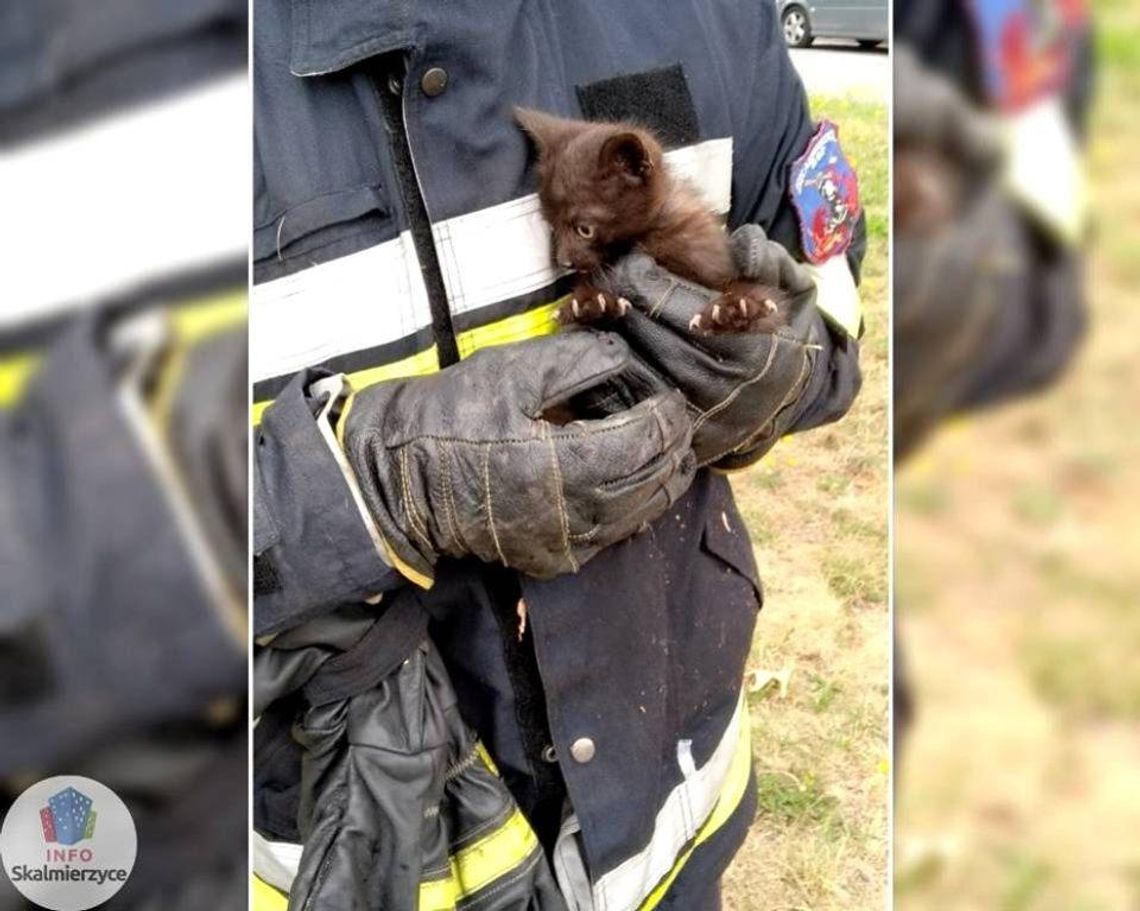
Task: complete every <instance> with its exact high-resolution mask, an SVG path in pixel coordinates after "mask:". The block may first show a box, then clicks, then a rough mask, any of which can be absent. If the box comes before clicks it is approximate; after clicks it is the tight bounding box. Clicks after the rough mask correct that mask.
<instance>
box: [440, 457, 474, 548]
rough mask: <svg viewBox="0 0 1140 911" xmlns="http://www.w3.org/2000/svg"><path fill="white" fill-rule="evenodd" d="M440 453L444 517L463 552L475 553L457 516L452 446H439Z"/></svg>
mask: <svg viewBox="0 0 1140 911" xmlns="http://www.w3.org/2000/svg"><path fill="white" fill-rule="evenodd" d="M439 448H440V452H441V453H442V455H443V459H442V460H441V464H442V467H441V471H440V474H441V475H442V479H443V515H444V517H445V518H446V519H447V525H448V527H449V528H450V529H451V534H452V537H454V538H455V541H456V542H457V543H458V545H459V547H460V549H461V550H463V551H465V552H467V553H473V551H472V550H471V548H470V547H469V546H468V545H467V542H466V541H465V540H464V539H463V535H462V533H461V532H460V531H459V520H458V519H457V518H456V516H457V515H458V513H459V510H458V509H456V507H455V491H454V489H453V488H452V485H451V444H450V443H443V442H441V443H440V444H439Z"/></svg>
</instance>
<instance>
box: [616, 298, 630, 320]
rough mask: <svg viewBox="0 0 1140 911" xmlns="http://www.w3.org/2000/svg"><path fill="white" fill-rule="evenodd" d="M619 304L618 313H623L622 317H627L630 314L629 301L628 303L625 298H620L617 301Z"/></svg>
mask: <svg viewBox="0 0 1140 911" xmlns="http://www.w3.org/2000/svg"><path fill="white" fill-rule="evenodd" d="M617 302H618V312H619V313H621V315H622V316H625V315H626V314H627V313H629V301H627V300H626V299H625V298H624V297H619V298H618V299H617Z"/></svg>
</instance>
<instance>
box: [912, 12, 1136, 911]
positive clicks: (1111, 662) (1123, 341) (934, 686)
mask: <svg viewBox="0 0 1140 911" xmlns="http://www.w3.org/2000/svg"><path fill="white" fill-rule="evenodd" d="M910 5H912V6H916V5H917V4H910ZM903 9H904V12H908V13H913V11H912V10H910V9H909V8H908V4H906V3H904V4H903ZM1089 12H1091V14H1092V23H1093V35H1094V38H1093V41H1092V45H1093V47H1094V49H1095V52H1094V54H1093V60H1094V61H1095V62H1094V64H1093V65H1092V67H1091V71H1092V73H1093V74H1094V75H1093V84H1094V85H1095V95H1093V97H1092V101H1091V104H1090V106H1089V107H1088V109H1087V113H1088V117H1089V119H1088V130H1087V139H1086V143H1085V170H1086V173H1087V176H1088V179H1089V189H1090V193H1091V203H1092V206H1091V208H1092V219H1091V231H1090V234H1089V235H1088V236H1086V237H1085V239H1084V242H1085V246H1084V253H1083V254H1082V255H1083V269H1084V274H1085V282H1084V288H1083V293H1081V294H1080V295H1075V296H1074V300H1078V299H1079V301H1080V303H1079V304H1075V303H1071V304H1070V305H1071V306H1079V307H1080V308H1081V309H1083V310H1084V311H1085V313H1086V315H1087V326H1086V328H1085V330H1084V334H1083V340H1081V341H1080V343H1079V346H1076V347H1075V350H1073V351H1071V352H1069V353H1063V354H1061V355H1059V356H1057V357H1055V358H1053V365H1054V368H1055V369H1053V370H1052V371H1047V372H1046V374H1047V375H1043V376H1042V379H1043V380H1045V379H1047V380H1048V381H1049V382H1050V383H1051V385H1049V386H1048V387H1047V388H1045V389H1043V390H1040V391H1035V392H1034V391H1030V390H1031V388H1032V386H1033V384H1032V383H1026V387H1027V388H1025V389H1023V390H1021V391H1019V392H1017V393H1016V394H1010V395H1008V396H1004V397H1001V398H1002V402H1001V405H1000V407H996V408H994V409H992V410H986V411H981V412H975V411H973V410H972V409H971V408H969V407H967V408H964V409H962V410H961V411H956V412H955V413H953V414H945V413H942V414H939V415H936V416H934V418H933V419H932V421H931V425H932V427H931V429H930V431H929V435H928V436H925V437H924V438H923V440H922V441H921V442H920V443H917V444H915V445H913V446H911V447H909V448H908V449H907V451H906V453H905V458H904V459H902V460H901V461H900V463H899V467H898V469H897V475H896V481H897V483H896V514H895V515H896V520H895V549H896V567H895V580H896V591H895V597H896V619H897V625H898V630H899V634H900V640H901V647H902V651H901V653H902V656H903V658H904V659H905V669H906V671H907V674H908V676H909V680H910V684H911V692H910V695H911V696H912V697H913V704H914V722H913V725H912V726H911V727H910V728H904V733H903V734H902V735H901V737H900V746H901V750H900V752H899V754H898V758H899V763H900V764H899V767H898V769H897V781H896V784H897V797H896V828H895V857H894V862H895V875H896V888H895V895H896V907H898V908H900V909H903V911H909V909H923V911H927V909H952V911H966V909H1001V911H1062V909H1064V911H1128V909H1136V908H1140V839H1138V838H1137V826H1138V825H1140V772H1138V770H1140V665H1138V663H1137V661H1136V656H1137V654H1138V653H1140V612H1138V611H1137V607H1138V606H1140V562H1138V561H1137V554H1138V553H1140V516H1138V514H1137V509H1136V502H1137V495H1138V493H1140V458H1138V457H1137V454H1138V451H1140V430H1138V428H1137V423H1136V415H1137V414H1138V413H1140V364H1138V361H1137V355H1136V352H1137V338H1138V337H1140V315H1138V313H1140V311H1138V310H1137V307H1136V306H1135V301H1134V297H1133V295H1134V293H1135V288H1136V287H1137V282H1138V281H1140V234H1138V231H1137V228H1138V227H1140V180H1138V177H1137V171H1136V160H1137V154H1136V152H1137V143H1138V142H1140V7H1137V5H1136V4H1135V3H1133V2H1130V0H1096V2H1094V3H1092V5H1091V7H1090V9H1089ZM923 15H928V13H924V14H923ZM918 18H920V17H919V16H918V15H917V14H915V15H914V17H913V18H912V19H910V20H909V21H911V22H912V23H913V22H914V21H916V20H917V19H918ZM897 114H898V111H897V109H896V116H897ZM1041 154H1043V155H1044V154H1045V152H1044V151H1042V153H1041ZM898 173H899V172H898V164H897V163H896V201H898V200H899V199H900V197H899V176H898ZM897 214H898V210H897V208H896V217H897ZM896 225H897V222H896ZM896 229H897V230H900V232H901V229H900V228H898V227H897V228H896ZM900 243H901V241H900ZM898 250H899V247H896V256H897V251H898ZM905 268H906V264H905V263H902V262H899V261H898V260H897V259H896V270H898V269H905ZM896 274H897V271H896ZM1023 303H1024V302H1023V301H1019V299H1017V298H1016V297H1011V296H1007V297H1005V298H1003V300H1002V302H1001V305H1002V306H1006V307H1017V306H1021V305H1022V304H1023ZM908 306H911V304H910V302H909V301H908V299H905V298H904V297H903V296H902V295H901V294H899V293H898V292H896V325H898V322H897V321H898V320H899V317H900V314H901V315H902V317H903V319H904V320H905V319H906V318H907V315H908V314H909V313H910V311H908V310H907V309H906V308H907V307H908ZM969 312H970V308H969V306H968V301H967V300H965V299H962V300H960V301H959V302H958V310H957V311H956V313H957V316H956V317H955V319H956V321H957V323H960V322H961V321H963V320H964V319H965V318H966V314H968V313H969ZM1041 312H1043V311H1039V312H1037V313H1036V316H1037V317H1039V318H1040V317H1041ZM1054 319H1055V313H1054ZM1043 322H1044V320H1043V318H1042V324H1043ZM949 325H951V326H953V325H956V323H955V322H950V323H949ZM902 328H903V331H902V332H901V333H900V334H896V359H897V361H896V362H897V363H900V364H902V365H903V366H904V367H905V364H906V360H907V357H908V352H907V351H905V350H900V348H899V346H902V345H908V344H909V345H914V346H915V347H916V348H918V349H919V350H924V349H922V348H921V346H922V340H921V336H920V335H919V334H918V333H917V332H910V331H908V330H907V328H906V325H905V324H904V325H903V327H902ZM949 337H950V338H952V337H953V335H952V333H951V335H950V336H949ZM945 338H946V336H944V347H945V344H946V342H945ZM986 338H987V341H992V340H993V339H994V338H995V336H994V335H993V334H990V335H988V336H987V337H986ZM995 344H996V343H995ZM986 347H987V346H986V344H985V343H979V344H978V345H977V346H975V347H971V348H969V349H968V351H969V352H970V354H971V355H976V356H978V357H981V356H983V355H984V352H985V350H986ZM1025 347H1026V346H1022V347H1021V349H1020V353H1019V349H1018V348H1016V347H1015V348H1011V349H1010V353H1008V354H1007V357H1008V359H1009V360H1010V361H1012V360H1014V359H1016V358H1017V357H1019V356H1024V355H1026V354H1027V352H1026V350H1025ZM932 350H936V349H935V348H934V347H933V346H931V347H930V348H929V349H925V351H926V353H929V351H932ZM967 362H968V359H967ZM917 374H918V371H917V370H914V371H912V372H911V373H909V374H906V373H905V371H904V374H903V375H900V373H898V372H897V373H896V400H895V401H896V415H897V414H898V411H897V409H898V407H899V403H900V402H903V403H905V402H906V401H907V398H908V392H907V390H906V389H905V388H904V389H901V390H900V389H899V388H898V385H897V384H898V383H899V382H900V381H905V379H906V378H908V377H913V376H914V375H917ZM937 388H939V389H941V390H945V389H946V388H947V386H946V384H945V383H943V384H941V385H940V386H939V387H937ZM951 410H952V411H955V410H954V409H951ZM897 426H898V425H896V428H897Z"/></svg>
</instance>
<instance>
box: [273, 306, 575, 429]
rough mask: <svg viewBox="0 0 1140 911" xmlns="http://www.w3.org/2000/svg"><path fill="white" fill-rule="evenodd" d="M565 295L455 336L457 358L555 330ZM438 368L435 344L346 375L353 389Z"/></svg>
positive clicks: (422, 373)
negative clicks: (555, 316) (558, 312)
mask: <svg viewBox="0 0 1140 911" xmlns="http://www.w3.org/2000/svg"><path fill="white" fill-rule="evenodd" d="M566 299H567V298H566V297H561V298H559V299H558V300H556V301H554V302H552V303H549V304H543V305H542V306H541V307H536V308H535V309H534V310H528V311H527V312H526V313H518V314H516V315H515V316H508V317H505V318H504V319H501V320H497V321H496V322H493V323H488V324H487V325H486V326H476V327H475V328H474V329H468V330H467V331H466V332H460V333H459V335H458V336H456V344H457V346H458V348H459V356H460V357H468V356H469V355H471V354H474V353H475V352H476V351H478V350H479V349H481V348H490V347H491V346H493V345H505V344H507V343H509V342H519V341H522V340H523V339H527V338H537V337H538V336H540V335H552V334H554V333H555V332H557V331H558V321H557V320H556V319H555V318H554V313H555V311H557V310H558V307H559V306H560V305H561V304H562V302H563V301H564V300H566ZM438 370H439V356H438V354H437V353H436V347H435V345H432V346H431V347H430V348H428V349H426V350H424V351H421V352H420V353H419V354H413V355H412V356H411V357H406V358H403V359H402V360H398V361H393V362H392V363H390V364H381V365H380V366H379V367H369V368H367V369H366V370H358V371H356V372H355V373H349V374H346V376H347V377H348V381H349V382H350V383H351V384H352V388H353V389H354V390H356V391H359V390H361V389H365V388H367V387H368V386H373V385H375V384H376V383H382V382H384V381H385V380H395V379H402V378H403V377H408V376H427V375H428V374H431V373H436V372H437V371H438ZM271 404H273V400H272V399H269V400H266V401H264V402H256V403H255V404H254V406H253V414H252V417H253V423H254V425H255V426H256V425H257V424H260V423H261V418H262V416H263V415H264V414H265V409H266V408H268V407H269V406H270V405H271Z"/></svg>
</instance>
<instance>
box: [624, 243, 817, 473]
mask: <svg viewBox="0 0 1140 911" xmlns="http://www.w3.org/2000/svg"><path fill="white" fill-rule="evenodd" d="M737 243H738V244H739V248H740V256H741V259H742V260H744V261H747V262H748V263H749V264H750V265H749V268H752V269H755V270H756V271H757V272H760V271H764V272H769V273H771V272H776V273H781V274H783V276H784V279H785V281H786V282H787V285H788V286H787V287H786V288H785V290H786V292H787V295H788V302H787V305H786V308H785V309H786V314H787V325H786V326H784V327H783V328H782V329H781V330H780V331H779V332H777V333H772V334H769V333H747V332H742V333H731V334H715V335H706V334H700V333H694V332H693V331H692V330H691V329H690V328H689V322H690V320H691V319H692V316H693V314H694V313H696V312H698V311H699V310H700V309H701V308H703V307H704V306H705V305H706V304H707V303H708V301H710V300H711V299H712V298H713V297H714V296H715V292H713V291H710V290H709V289H707V288H701V287H699V286H697V285H693V284H691V283H689V282H685V281H683V280H681V279H679V278H677V277H676V276H674V275H672V274H670V273H669V272H666V271H665V270H664V269H662V268H661V267H660V266H658V265H657V264H656V263H654V262H653V260H652V259H650V258H649V257H648V256H645V255H644V254H633V255H630V256H627V257H625V258H624V259H623V260H622V261H621V262H619V263H618V265H617V267H616V268H615V270H614V272H613V283H614V286H615V288H616V290H617V292H618V293H621V294H622V295H623V296H624V297H626V298H627V299H628V300H629V301H630V303H631V304H632V305H633V307H632V309H631V311H630V312H629V313H628V314H626V316H625V317H623V318H622V319H621V320H619V321H617V322H616V323H615V329H616V330H617V331H619V332H621V334H622V337H623V338H624V339H626V341H627V342H628V343H629V345H630V348H631V349H632V350H633V352H634V354H635V355H636V360H635V362H634V364H632V365H631V367H630V368H628V369H627V370H626V371H624V372H623V374H622V375H621V377H620V378H619V379H618V380H617V381H614V382H611V383H609V384H607V388H608V394H609V397H610V399H611V400H612V401H615V402H626V401H628V400H629V399H631V398H635V397H636V396H638V395H643V394H644V392H645V391H646V390H651V389H654V388H660V387H666V388H676V389H679V390H680V391H681V392H682V393H683V394H684V396H685V398H686V400H687V402H688V406H689V411H690V415H691V417H692V419H693V450H694V452H695V454H696V457H697V461H698V463H699V464H701V465H708V464H714V463H716V462H718V461H719V460H720V459H722V458H723V457H725V456H727V455H728V454H730V453H732V452H734V451H737V450H739V449H741V448H748V449H749V451H752V450H753V449H754V448H755V443H756V440H757V438H758V436H759V435H765V434H766V436H765V439H767V438H768V437H771V439H772V441H773V442H774V440H775V439H776V438H777V436H778V429H779V428H778V426H777V422H775V420H774V419H775V418H776V417H777V415H778V414H779V413H781V412H782V409H784V410H786V409H785V406H787V405H788V404H789V403H794V399H795V393H796V390H797V389H798V388H799V387H800V386H801V385H802V384H803V383H804V382H806V380H807V378H808V377H809V376H810V373H811V368H812V364H813V363H814V361H813V356H814V348H813V342H814V340H815V337H814V334H813V333H814V332H816V331H817V328H816V327H817V325H818V320H817V319H815V313H814V302H815V285H814V283H813V282H811V281H810V279H807V280H805V276H804V275H802V274H801V271H802V270H799V269H795V268H792V267H791V266H789V264H788V263H785V262H784V261H783V258H782V257H780V256H778V255H777V254H776V252H775V251H772V250H771V249H770V248H769V245H770V244H771V242H769V241H767V240H764V241H761V240H760V238H759V237H758V236H757V235H755V234H753V233H752V232H745V233H744V234H743V235H741V238H740V239H739V241H737ZM760 454H762V453H760Z"/></svg>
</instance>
